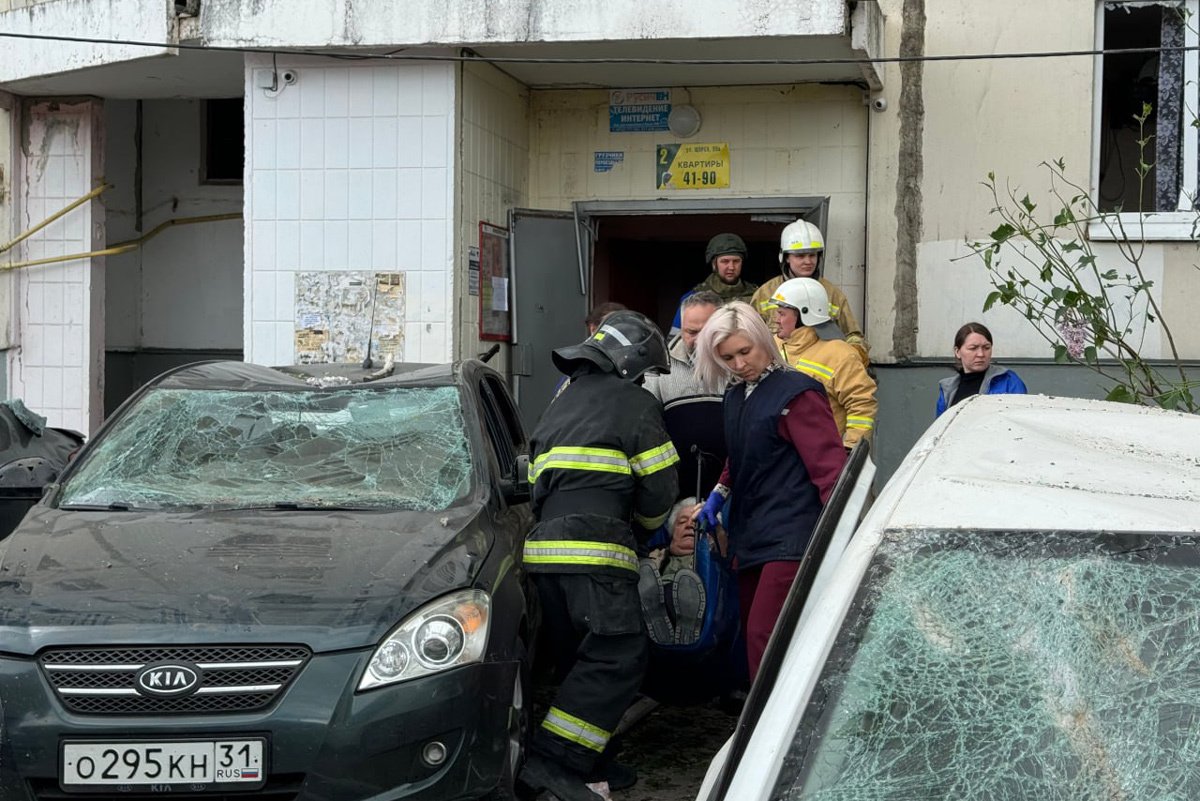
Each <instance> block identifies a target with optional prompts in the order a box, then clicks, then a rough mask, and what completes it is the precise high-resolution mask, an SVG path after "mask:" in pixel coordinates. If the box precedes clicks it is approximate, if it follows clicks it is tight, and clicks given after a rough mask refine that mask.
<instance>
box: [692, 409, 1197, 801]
mask: <svg viewBox="0 0 1200 801" xmlns="http://www.w3.org/2000/svg"><path fill="white" fill-rule="evenodd" d="M851 495H857V496H858V497H859V498H861V495H862V493H861V492H860V493H853V494H847V502H846V503H845V504H844V509H842V510H834V511H835V512H837V511H840V512H841V526H840V528H841V531H840V532H839V531H838V526H837V525H836V522H835V521H824V523H823V525H822V524H819V525H818V534H821V535H822V536H823V537H824V538H825V540H826V541H827V542H828V545H827V551H826V553H825V554H824V556H823V558H822V559H820V560H819V562H815V563H814V567H816V566H817V565H819V567H817V568H816V569H813V570H811V571H809V575H810V576H811V578H808V579H807V584H808V585H809V586H810V587H811V590H807V589H806V588H805V587H802V586H801V584H802V583H804V582H803V581H802V580H801V579H804V576H805V573H804V571H803V570H802V571H801V578H798V580H797V586H795V587H793V591H792V595H791V596H789V606H788V607H785V610H784V613H783V614H782V615H781V618H780V623H779V624H777V626H776V631H775V634H774V635H773V637H772V640H771V644H770V646H769V647H768V651H767V654H766V656H765V657H764V662H763V669H762V670H761V672H760V673H759V676H758V679H757V680H756V682H755V684H754V686H753V687H752V688H751V692H750V697H749V698H748V700H747V703H746V707H745V710H744V712H743V715H742V719H741V721H739V726H738V730H737V732H736V733H735V735H734V736H733V737H732V738H731V739H730V741H729V742H727V743H726V744H725V746H724V748H723V749H722V750H721V752H720V753H719V754H718V755H717V756H716V758H715V759H714V760H713V762H712V764H711V765H710V767H709V771H708V775H707V776H706V777H705V781H704V784H703V786H702V788H701V790H700V794H699V796H698V799H700V800H701V801H717V800H718V799H736V800H737V801H756V800H759V799H788V800H790V799H883V798H889V799H898V798H912V799H917V798H920V799H955V801H968V800H969V799H980V800H981V801H982V800H983V799H1000V798H1011V799H1082V798H1104V799H1137V798H1158V799H1185V798H1197V797H1200V536H1198V535H1200V416H1194V415H1187V414H1181V413H1176V412H1166V411H1161V410H1158V409H1149V408H1145V407H1139V406H1129V405H1122V404H1112V403H1105V402H1100V401H1089V400H1077V399H1068V398H1048V397H1043V396H1033V395H995V396H981V397H977V398H972V399H970V400H968V401H965V402H963V403H961V404H959V405H957V406H955V407H953V408H952V409H951V410H950V411H948V412H947V413H946V414H945V415H943V416H942V417H941V418H939V419H938V420H937V421H936V422H935V423H934V425H933V426H932V427H931V428H930V429H929V430H928V431H927V432H926V433H925V435H924V436H923V437H922V439H921V440H920V441H919V442H918V443H917V444H916V446H915V447H914V448H913V450H912V451H911V452H910V453H909V455H908V457H907V459H906V460H905V462H904V463H903V464H902V465H901V467H900V469H899V470H898V471H897V472H896V474H895V475H894V476H893V477H892V479H891V481H889V482H888V484H887V486H886V487H885V488H884V490H883V492H882V493H881V495H880V496H879V498H878V500H877V501H876V502H875V504H874V506H873V507H872V508H871V509H870V510H869V511H868V512H867V513H866V516H865V517H864V518H863V519H862V522H861V523H860V524H858V525H857V527H855V525H854V524H855V523H857V522H858V512H859V507H858V506H856V503H857V501H855V500H854V498H853V497H851ZM822 529H823V531H822ZM850 530H853V534H852V535H850V534H849V531H850ZM818 534H814V542H815V541H816V540H817V539H818Z"/></svg>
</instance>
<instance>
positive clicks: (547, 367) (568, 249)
mask: <svg viewBox="0 0 1200 801" xmlns="http://www.w3.org/2000/svg"><path fill="white" fill-rule="evenodd" d="M509 230H511V231H512V239H511V242H512V274H513V368H512V372H513V389H514V391H515V393H516V398H517V406H518V407H519V409H520V411H521V419H522V420H523V421H524V423H525V428H526V430H528V431H533V427H534V425H535V424H536V423H537V420H538V417H540V416H541V414H542V412H543V411H544V410H545V408H546V406H547V405H548V404H549V403H550V400H551V398H553V396H554V388H555V387H556V386H557V385H558V381H559V379H560V378H561V377H562V376H561V375H560V374H559V372H558V370H556V369H555V368H554V363H553V362H552V361H551V360H550V352H551V351H552V350H554V349H555V348H560V347H562V346H563V345H570V344H573V343H576V342H582V341H583V339H584V337H585V336H586V335H587V328H585V327H584V324H583V320H584V318H585V317H586V316H587V310H588V305H587V302H588V292H589V286H588V284H589V275H590V273H589V268H590V264H591V252H592V240H591V236H590V233H589V231H588V229H587V226H586V224H585V222H584V221H582V220H577V218H576V217H575V215H574V214H572V213H571V212H557V211H538V210H534V209H513V210H512V211H510V212H509Z"/></svg>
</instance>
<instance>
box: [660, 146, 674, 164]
mask: <svg viewBox="0 0 1200 801" xmlns="http://www.w3.org/2000/svg"><path fill="white" fill-rule="evenodd" d="M658 163H659V164H663V165H667V164H670V163H671V154H670V152H669V151H668V150H667V149H666V148H665V147H660V148H659V149H658Z"/></svg>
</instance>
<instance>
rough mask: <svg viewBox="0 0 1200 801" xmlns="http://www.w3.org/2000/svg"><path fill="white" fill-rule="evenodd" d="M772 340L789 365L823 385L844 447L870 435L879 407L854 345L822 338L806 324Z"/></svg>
mask: <svg viewBox="0 0 1200 801" xmlns="http://www.w3.org/2000/svg"><path fill="white" fill-rule="evenodd" d="M775 343H776V344H777V345H778V346H779V351H780V353H782V354H783V358H784V360H785V361H787V363H788V364H790V365H791V366H792V367H794V368H796V369H797V370H799V371H800V372H802V373H804V374H805V375H809V376H812V377H813V378H815V379H817V380H818V381H820V382H821V383H822V384H823V385H824V386H825V392H826V394H827V395H828V396H829V408H830V409H831V410H832V411H833V419H834V420H835V421H836V422H837V426H838V431H840V432H841V434H842V443H843V444H844V445H845V446H846V447H847V448H851V447H853V446H854V444H855V443H856V442H858V441H859V440H860V439H863V438H864V437H869V436H870V435H871V433H872V431H874V429H875V417H876V413H877V412H878V410H879V404H878V402H877V401H876V399H875V382H874V381H873V380H872V379H871V377H870V376H869V375H867V370H866V368H865V367H863V363H862V359H861V358H860V357H859V353H858V351H857V350H856V349H855V348H854V347H852V346H851V345H850V344H849V343H847V342H845V341H843V340H840V339H833V340H825V339H821V338H820V337H819V336H817V332H816V331H815V330H814V329H812V328H809V327H807V326H805V327H803V328H797V329H796V330H795V331H793V332H792V335H791V336H790V337H788V339H787V341H786V342H784V341H781V340H780V339H779V338H778V337H776V339H775Z"/></svg>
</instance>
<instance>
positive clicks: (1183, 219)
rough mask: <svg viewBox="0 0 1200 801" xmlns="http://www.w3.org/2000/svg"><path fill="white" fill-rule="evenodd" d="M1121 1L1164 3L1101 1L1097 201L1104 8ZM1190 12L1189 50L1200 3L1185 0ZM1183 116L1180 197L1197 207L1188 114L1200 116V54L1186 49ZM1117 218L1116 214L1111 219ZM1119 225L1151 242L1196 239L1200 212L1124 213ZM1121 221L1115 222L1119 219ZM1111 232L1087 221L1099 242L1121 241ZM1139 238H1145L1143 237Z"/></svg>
mask: <svg viewBox="0 0 1200 801" xmlns="http://www.w3.org/2000/svg"><path fill="white" fill-rule="evenodd" d="M1114 1H1115V2H1121V3H1122V4H1123V5H1129V6H1145V5H1156V4H1158V2H1159V0H1096V23H1095V26H1094V34H1095V49H1096V51H1097V53H1096V55H1095V56H1094V57H1093V63H1094V69H1093V76H1094V77H1093V87H1092V98H1093V102H1092V181H1091V196H1092V199H1093V200H1094V201H1096V200H1098V199H1099V197H1100V124H1101V122H1100V121H1101V116H1100V113H1101V105H1102V104H1103V97H1104V55H1103V53H1102V52H1100V51H1103V49H1104V7H1105V5H1106V4H1107V3H1109V2H1114ZM1182 2H1183V7H1184V9H1185V10H1186V11H1187V14H1188V24H1187V25H1186V26H1185V28H1184V39H1183V43H1184V46H1185V47H1189V48H1195V47H1200V30H1198V26H1200V0H1182ZM1183 113H1184V115H1185V118H1184V125H1183V131H1182V133H1181V135H1180V145H1179V146H1180V147H1181V148H1183V171H1182V175H1181V182H1182V187H1181V191H1180V197H1181V199H1183V198H1191V199H1192V203H1193V205H1195V202H1196V200H1197V189H1198V186H1197V184H1198V181H1200V178H1198V176H1200V153H1198V152H1197V151H1198V144H1200V139H1198V136H1200V131H1198V130H1197V128H1196V126H1195V125H1192V124H1191V123H1190V121H1189V120H1188V117H1187V116H1186V115H1193V116H1197V115H1200V53H1197V51H1196V50H1194V49H1190V50H1185V51H1184V58H1183ZM1109 216H1113V215H1109ZM1115 216H1116V218H1117V220H1119V222H1120V225H1119V226H1117V225H1115V224H1113V225H1111V228H1113V229H1114V230H1115V231H1120V230H1124V231H1126V232H1127V233H1130V232H1136V234H1134V237H1135V238H1137V239H1142V240H1147V241H1153V240H1157V241H1178V240H1185V241H1196V240H1197V239H1200V236H1198V235H1197V234H1198V233H1200V228H1198V226H1197V221H1198V220H1200V209H1195V208H1193V209H1186V208H1185V209H1178V208H1177V209H1176V210H1175V211H1146V212H1119V213H1117V214H1116V215H1115ZM1114 222H1116V221H1114ZM1114 230H1110V225H1106V224H1104V223H1102V222H1097V221H1093V222H1090V223H1088V238H1089V239H1091V240H1093V241H1097V242H1112V241H1116V240H1118V239H1120V238H1121V237H1120V236H1119V234H1116V233H1115V232H1114ZM1137 234H1140V236H1138V235H1137Z"/></svg>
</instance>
